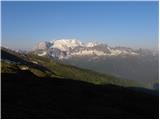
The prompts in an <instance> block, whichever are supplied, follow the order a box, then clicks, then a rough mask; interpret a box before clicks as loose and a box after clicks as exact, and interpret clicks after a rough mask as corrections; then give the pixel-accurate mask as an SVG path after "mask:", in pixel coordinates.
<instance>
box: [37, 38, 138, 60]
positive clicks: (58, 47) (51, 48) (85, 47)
mask: <svg viewBox="0 0 160 120" xmlns="http://www.w3.org/2000/svg"><path fill="white" fill-rule="evenodd" d="M34 52H35V53H36V54H37V55H39V56H45V55H48V56H51V57H54V58H55V57H56V58H59V59H67V58H70V57H73V56H119V55H131V56H135V55H139V53H138V51H136V50H133V49H131V48H126V47H110V46H108V45H106V44H102V43H95V42H89V43H82V42H80V41H79V40H77V39H58V40H53V41H49V42H46V41H45V42H40V43H39V44H38V45H37V46H36V49H35V51H34Z"/></svg>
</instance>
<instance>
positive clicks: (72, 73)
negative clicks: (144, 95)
mask: <svg viewBox="0 0 160 120" xmlns="http://www.w3.org/2000/svg"><path fill="white" fill-rule="evenodd" d="M1 53H2V56H3V57H2V58H4V59H9V60H11V61H14V62H15V63H13V62H11V63H10V65H11V64H13V66H15V67H18V68H20V66H23V65H25V66H27V67H28V69H29V70H30V71H31V72H33V73H34V74H36V75H37V76H41V77H42V76H50V77H60V78H68V79H73V80H81V81H85V82H89V83H93V84H101V85H104V84H113V85H120V86H126V87H128V86H130V87H146V88H147V86H146V85H144V84H143V85H142V84H139V83H136V82H135V81H131V80H125V79H120V78H117V77H114V76H112V75H105V74H100V73H97V72H94V71H91V70H86V69H80V68H77V67H75V66H71V65H65V64H62V63H60V62H57V61H54V60H51V59H49V58H47V57H39V56H37V55H34V54H32V53H30V54H25V55H22V54H18V53H15V52H13V51H7V50H4V49H2V52H1ZM10 56H12V57H10ZM17 63H18V64H17ZM3 64H9V63H5V61H4V62H2V67H3V66H4V67H5V65H3ZM2 72H5V71H4V70H3V69H2Z"/></svg>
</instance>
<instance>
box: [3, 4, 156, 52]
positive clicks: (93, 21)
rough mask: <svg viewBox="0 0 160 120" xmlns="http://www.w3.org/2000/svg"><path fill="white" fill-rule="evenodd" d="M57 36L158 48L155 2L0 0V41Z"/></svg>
mask: <svg viewBox="0 0 160 120" xmlns="http://www.w3.org/2000/svg"><path fill="white" fill-rule="evenodd" d="M61 38H76V39H79V40H81V41H82V42H88V41H97V42H103V43H107V44H109V45H111V46H117V45H118V46H128V47H132V48H140V47H141V48H151V49H153V48H158V2H155V1H154V2H153V1H152V2H151V1H150V2H149V1H148V2H147V1H146V2H56V1H55V2H53V1H52V2H2V45H4V46H7V47H10V48H18V49H19V48H20V49H31V48H33V47H34V46H35V45H36V43H38V42H40V41H50V40H53V39H61Z"/></svg>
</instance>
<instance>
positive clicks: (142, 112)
mask: <svg viewBox="0 0 160 120" xmlns="http://www.w3.org/2000/svg"><path fill="white" fill-rule="evenodd" d="M1 75H2V76H1V78H2V82H1V83H2V103H1V104H2V112H1V113H2V118H158V104H159V101H158V91H155V90H149V89H146V88H147V86H146V85H145V84H140V83H137V82H134V81H130V80H124V79H121V78H117V77H114V76H112V75H105V74H100V73H97V72H94V71H91V70H86V69H80V68H77V67H75V66H70V65H65V64H63V63H60V62H58V61H55V60H53V59H50V58H48V57H40V56H37V55H35V54H32V53H25V54H24V53H17V52H15V51H12V50H9V49H6V48H2V49H1Z"/></svg>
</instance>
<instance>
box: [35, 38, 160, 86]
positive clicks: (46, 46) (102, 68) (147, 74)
mask: <svg viewBox="0 0 160 120" xmlns="http://www.w3.org/2000/svg"><path fill="white" fill-rule="evenodd" d="M32 52H33V53H35V54H37V55H38V56H48V57H49V58H51V59H54V60H58V61H62V62H63V63H65V64H69V65H74V66H77V67H80V68H85V69H90V70H94V71H97V72H100V73H104V74H111V75H114V76H117V77H120V78H123V79H128V80H134V81H137V82H142V83H147V84H148V85H149V86H150V87H153V86H155V84H157V83H158V82H159V81H158V79H159V78H158V71H159V68H158V65H159V61H158V60H159V59H158V58H159V55H158V54H159V53H158V52H156V51H152V50H148V49H132V48H129V47H111V46H109V45H107V44H103V43H96V42H89V43H83V42H80V41H79V40H76V39H58V40H53V41H49V42H47V41H46V42H40V43H39V44H37V45H36V46H35V48H34V50H33V51H32Z"/></svg>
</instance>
